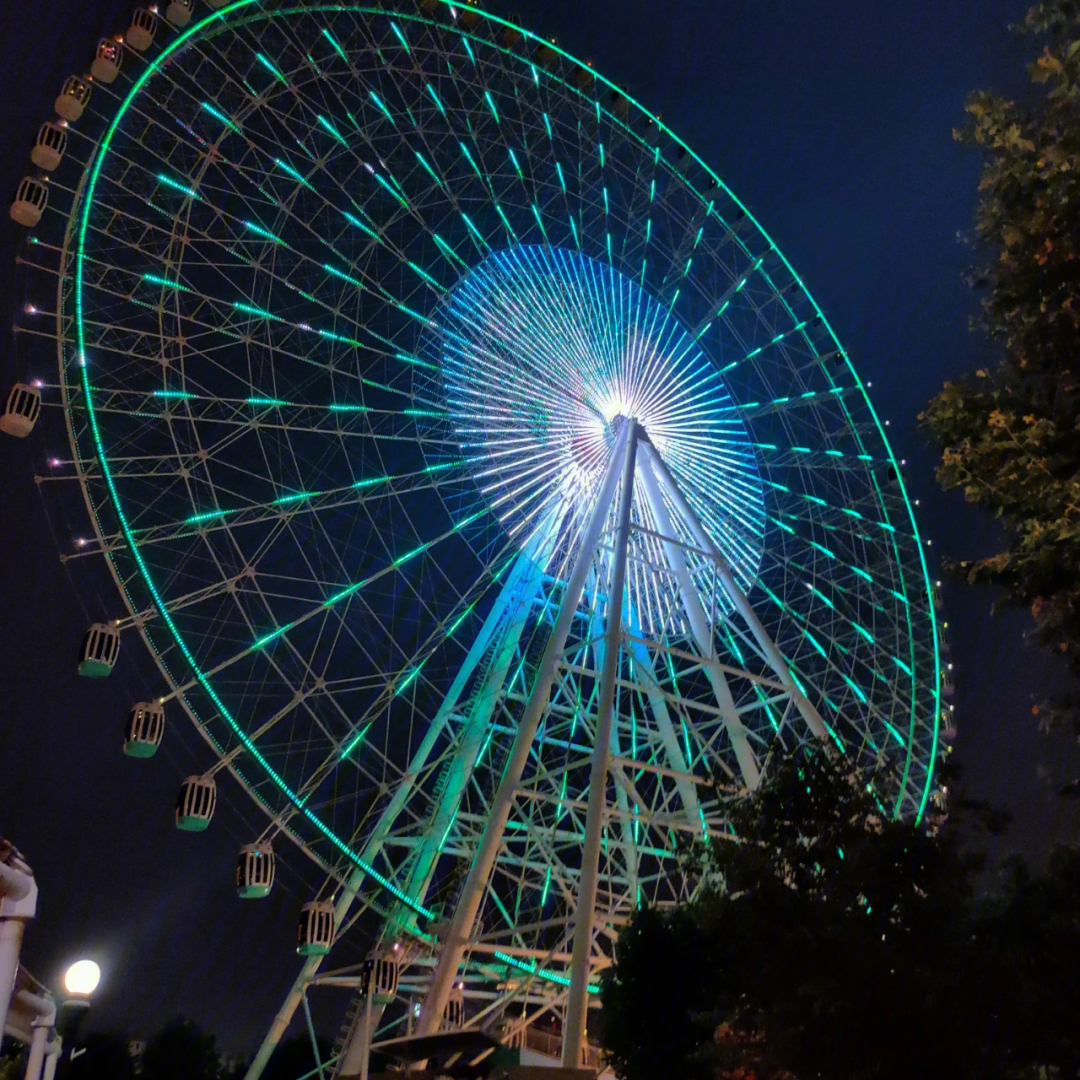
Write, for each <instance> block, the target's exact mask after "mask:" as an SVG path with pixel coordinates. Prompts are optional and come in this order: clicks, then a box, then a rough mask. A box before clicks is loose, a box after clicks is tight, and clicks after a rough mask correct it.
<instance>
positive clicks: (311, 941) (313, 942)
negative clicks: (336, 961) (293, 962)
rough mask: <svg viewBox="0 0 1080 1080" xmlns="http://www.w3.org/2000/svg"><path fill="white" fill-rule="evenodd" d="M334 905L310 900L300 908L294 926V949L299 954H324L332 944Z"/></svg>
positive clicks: (325, 901)
mask: <svg viewBox="0 0 1080 1080" xmlns="http://www.w3.org/2000/svg"><path fill="white" fill-rule="evenodd" d="M335 929H336V928H335V926H334V905H333V904H331V903H330V902H329V901H327V900H312V901H311V903H309V904H305V905H304V906H303V907H302V908H301V909H300V924H299V925H298V926H297V928H296V951H297V953H298V954H299V955H300V956H326V954H327V953H328V952H329V951H330V948H331V946H332V945H333V944H334V933H335Z"/></svg>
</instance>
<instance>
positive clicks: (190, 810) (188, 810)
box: [176, 776, 217, 832]
mask: <svg viewBox="0 0 1080 1080" xmlns="http://www.w3.org/2000/svg"><path fill="white" fill-rule="evenodd" d="M215 806H217V784H215V783H214V778H213V777H212V776H189V777H188V778H187V779H186V780H185V781H184V782H183V784H181V785H180V794H179V795H177V797H176V827H177V828H178V829H182V830H183V831H184V832H203V831H204V830H205V829H206V828H207V827H208V826H209V825H210V819H211V818H212V817H213V816H214V807H215Z"/></svg>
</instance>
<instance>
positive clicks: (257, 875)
mask: <svg viewBox="0 0 1080 1080" xmlns="http://www.w3.org/2000/svg"><path fill="white" fill-rule="evenodd" d="M274 865H275V864H274V849H273V848H272V847H271V846H270V845H269V844H245V845H244V846H243V847H242V848H241V849H240V854H239V855H238V856H237V859H236V894H237V896H239V897H240V898H241V899H242V900H261V899H262V898H263V897H265V896H269V895H270V890H271V889H272V888H273V887H274Z"/></svg>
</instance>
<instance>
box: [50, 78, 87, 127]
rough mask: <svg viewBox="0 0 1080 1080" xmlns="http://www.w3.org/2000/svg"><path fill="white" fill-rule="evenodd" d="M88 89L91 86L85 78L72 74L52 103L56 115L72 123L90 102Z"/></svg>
mask: <svg viewBox="0 0 1080 1080" xmlns="http://www.w3.org/2000/svg"><path fill="white" fill-rule="evenodd" d="M90 91H91V86H90V84H89V83H88V82H87V81H86V80H85V79H80V78H79V76H78V75H72V76H71V77H70V78H69V79H68V81H67V82H66V83H64V88H63V90H61V91H60V96H59V97H58V98H57V99H56V101H55V102H54V103H53V108H54V109H56V112H57V114H58V115H60V116H62V117H63V118H64V119H65V120H67V121H68V122H69V123H71V124H74V123H75V121H76V120H78V119H79V118H80V117H81V116H82V114H83V110H84V109H85V108H86V106H87V105H88V104H89V103H90Z"/></svg>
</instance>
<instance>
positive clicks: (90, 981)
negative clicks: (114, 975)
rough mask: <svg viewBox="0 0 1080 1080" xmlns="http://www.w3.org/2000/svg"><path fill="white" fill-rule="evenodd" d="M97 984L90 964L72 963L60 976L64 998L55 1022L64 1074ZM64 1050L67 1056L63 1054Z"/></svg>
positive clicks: (96, 970) (97, 972) (97, 970)
mask: <svg viewBox="0 0 1080 1080" xmlns="http://www.w3.org/2000/svg"><path fill="white" fill-rule="evenodd" d="M100 981H101V968H99V967H98V966H97V964H95V963H94V961H93V960H76V961H75V963H74V964H72V965H71V967H69V968H68V969H67V971H65V972H64V989H65V990H66V991H67V992H68V995H69V996H68V998H67V1000H65V1002H64V1003H63V1005H61V1006H60V1015H59V1016H58V1017H57V1020H56V1030H57V1033H58V1034H59V1035H60V1038H61V1040H62V1046H63V1049H62V1050H61V1055H62V1057H61V1070H62V1074H65V1075H66V1073H67V1071H68V1068H69V1066H68V1065H67V1064H66V1063H67V1062H70V1061H71V1059H72V1057H74V1056H76V1054H75V1042H76V1040H78V1039H79V1038H81V1036H82V1034H83V1032H84V1030H85V1028H86V1018H87V1016H89V1014H90V995H91V994H92V993H93V992H94V991H95V990H96V989H97V985H98V983H99V982H100ZM64 1050H66V1051H67V1052H66V1053H64Z"/></svg>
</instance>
